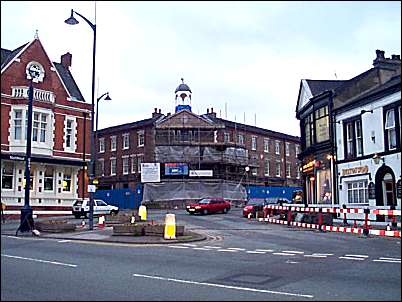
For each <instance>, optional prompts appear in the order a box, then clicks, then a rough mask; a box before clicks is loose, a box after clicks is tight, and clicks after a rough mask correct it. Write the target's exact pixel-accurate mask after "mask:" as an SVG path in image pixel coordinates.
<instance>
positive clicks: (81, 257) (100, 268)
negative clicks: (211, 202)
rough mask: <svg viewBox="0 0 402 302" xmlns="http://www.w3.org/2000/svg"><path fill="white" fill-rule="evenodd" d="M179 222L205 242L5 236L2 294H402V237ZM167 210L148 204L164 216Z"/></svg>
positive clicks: (315, 297) (158, 297)
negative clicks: (152, 243) (156, 243)
mask: <svg viewBox="0 0 402 302" xmlns="http://www.w3.org/2000/svg"><path fill="white" fill-rule="evenodd" d="M173 213H175V214H176V223H178V224H184V225H185V226H186V228H188V229H192V230H194V231H197V232H202V233H204V234H206V235H207V236H208V240H206V241H199V242H193V243H188V244H174V245H173V244H172V245H166V244H165V245H159V246H149V245H148V246H146V245H136V246H133V245H119V244H103V243H96V244H95V243H89V242H88V243H82V242H74V241H66V240H54V239H45V238H31V237H18V238H16V237H13V236H2V238H1V300H2V301H7V300H30V301H37V300H42V301H45V300H74V301H79V300H92V301H98V300H114V301H116V300H146V301H201V300H202V301H203V300H213V301H224V300H227V301H234V300H237V301H251V300H258V301H262V300H280V301H289V300H295V301H323V300H349V301H351V300H359V301H379V300H384V301H400V299H401V285H400V282H401V260H400V259H401V247H400V241H401V240H400V238H384V237H369V238H366V237H365V236H360V235H352V234H340V233H330V232H319V231H316V230H305V229H298V228H288V227H287V226H282V225H272V224H265V223H261V222H257V221H255V220H253V221H249V220H247V219H245V218H241V217H240V216H241V214H240V209H233V210H232V211H230V212H229V213H228V214H226V215H223V214H215V215H207V216H198V215H191V216H190V215H188V214H187V213H185V212H184V211H181V210H176V211H173ZM165 214H166V211H160V210H159V211H156V210H149V211H148V219H155V220H161V219H162V220H163V217H164V215H165Z"/></svg>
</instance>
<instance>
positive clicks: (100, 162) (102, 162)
mask: <svg viewBox="0 0 402 302" xmlns="http://www.w3.org/2000/svg"><path fill="white" fill-rule="evenodd" d="M98 167H99V174H100V175H101V176H105V160H104V159H103V158H100V159H98Z"/></svg>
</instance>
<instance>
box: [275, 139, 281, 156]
mask: <svg viewBox="0 0 402 302" xmlns="http://www.w3.org/2000/svg"><path fill="white" fill-rule="evenodd" d="M280 153H281V151H280V142H279V141H275V154H280Z"/></svg>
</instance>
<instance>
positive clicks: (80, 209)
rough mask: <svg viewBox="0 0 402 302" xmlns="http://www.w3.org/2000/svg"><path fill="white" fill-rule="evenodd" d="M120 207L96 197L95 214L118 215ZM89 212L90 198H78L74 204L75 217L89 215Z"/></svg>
mask: <svg viewBox="0 0 402 302" xmlns="http://www.w3.org/2000/svg"><path fill="white" fill-rule="evenodd" d="M117 213H119V207H116V206H112V205H109V204H107V203H106V202H105V201H103V200H102V199H94V215H108V214H110V215H117ZM88 214H89V199H84V200H77V201H76V202H75V203H74V204H73V215H74V216H75V218H80V217H81V216H84V217H85V218H87V217H88Z"/></svg>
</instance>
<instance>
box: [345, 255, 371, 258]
mask: <svg viewBox="0 0 402 302" xmlns="http://www.w3.org/2000/svg"><path fill="white" fill-rule="evenodd" d="M345 256H346V257H362V258H368V256H367V255H345Z"/></svg>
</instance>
